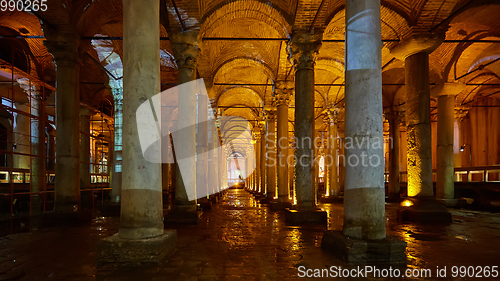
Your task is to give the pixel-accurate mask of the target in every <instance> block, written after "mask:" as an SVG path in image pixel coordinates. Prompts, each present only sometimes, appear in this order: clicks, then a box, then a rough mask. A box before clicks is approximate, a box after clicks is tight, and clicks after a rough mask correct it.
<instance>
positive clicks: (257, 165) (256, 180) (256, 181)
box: [253, 127, 261, 192]
mask: <svg viewBox="0 0 500 281" xmlns="http://www.w3.org/2000/svg"><path fill="white" fill-rule="evenodd" d="M254 129H256V128H255V127H254ZM253 135H254V138H255V144H254V147H255V171H254V183H253V184H254V189H253V190H254V191H255V192H260V161H261V159H260V156H261V155H260V146H261V144H260V142H261V139H260V132H259V131H255V132H254V133H253Z"/></svg>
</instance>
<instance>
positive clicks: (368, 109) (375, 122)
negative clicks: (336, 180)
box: [343, 0, 386, 240]
mask: <svg viewBox="0 0 500 281" xmlns="http://www.w3.org/2000/svg"><path fill="white" fill-rule="evenodd" d="M345 20H346V70H345V76H346V82H345V85H346V86H345V88H346V93H345V157H346V170H345V173H346V174H345V190H344V226H343V233H344V235H345V236H347V237H351V238H358V239H369V240H377V239H383V238H385V235H386V234H385V186H384V160H383V159H384V155H383V154H384V152H383V138H384V136H383V132H384V128H383V116H382V71H381V64H382V52H381V48H382V41H381V38H380V37H381V35H380V34H381V31H380V30H381V24H380V3H379V1H373V0H365V1H359V0H358V1H354V0H347V2H346V17H345ZM359 30H362V31H363V32H359ZM356 143H358V144H359V143H364V145H362V146H358V145H355V144H356Z"/></svg>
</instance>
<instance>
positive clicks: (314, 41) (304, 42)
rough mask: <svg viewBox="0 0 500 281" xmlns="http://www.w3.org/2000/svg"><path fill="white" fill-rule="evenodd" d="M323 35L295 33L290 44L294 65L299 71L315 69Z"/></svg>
mask: <svg viewBox="0 0 500 281" xmlns="http://www.w3.org/2000/svg"><path fill="white" fill-rule="evenodd" d="M322 39H323V34H309V33H295V34H293V36H292V40H291V41H290V43H289V48H290V52H291V58H292V63H293V65H294V67H295V68H296V69H297V70H298V69H312V68H314V64H315V60H316V57H317V56H318V53H319V49H320V48H321V40H322Z"/></svg>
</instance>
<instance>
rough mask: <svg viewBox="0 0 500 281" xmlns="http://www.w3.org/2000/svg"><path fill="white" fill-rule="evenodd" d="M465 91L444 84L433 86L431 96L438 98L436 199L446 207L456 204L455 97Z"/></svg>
mask: <svg viewBox="0 0 500 281" xmlns="http://www.w3.org/2000/svg"><path fill="white" fill-rule="evenodd" d="M464 89H465V84H463V83H444V84H441V85H437V86H435V87H434V88H433V89H432V91H431V95H432V96H437V97H438V124H437V153H436V157H437V159H436V160H437V183H436V197H437V198H439V199H441V200H442V201H443V202H445V204H446V205H449V206H454V205H456V204H457V200H454V199H455V178H454V176H455V169H454V168H455V167H454V163H453V161H454V154H453V147H454V133H455V97H456V95H457V94H459V93H460V92H462V91H463V90H464Z"/></svg>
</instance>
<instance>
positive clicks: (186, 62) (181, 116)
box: [169, 31, 200, 211]
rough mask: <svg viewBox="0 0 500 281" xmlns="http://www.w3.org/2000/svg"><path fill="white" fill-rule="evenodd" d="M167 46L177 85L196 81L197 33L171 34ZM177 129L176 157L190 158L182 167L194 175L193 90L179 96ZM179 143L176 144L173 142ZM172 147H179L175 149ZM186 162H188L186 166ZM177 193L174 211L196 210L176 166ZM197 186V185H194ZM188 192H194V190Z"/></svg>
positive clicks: (194, 129) (194, 187) (194, 115)
mask: <svg viewBox="0 0 500 281" xmlns="http://www.w3.org/2000/svg"><path fill="white" fill-rule="evenodd" d="M169 35H170V45H171V47H172V50H173V53H174V56H175V60H176V62H177V68H178V71H179V85H181V84H183V83H187V82H190V81H193V80H195V79H196V60H197V57H198V55H199V54H200V47H199V43H198V32H197V31H186V32H171V33H170V34H169ZM177 120H178V121H177V126H178V127H179V128H183V129H182V130H179V131H178V132H176V134H175V135H173V137H174V149H175V155H176V157H177V158H178V159H179V157H182V156H184V157H189V159H188V160H186V163H185V165H186V166H185V167H187V169H189V170H190V171H192V173H193V176H195V175H196V161H195V158H194V157H193V156H194V155H195V154H196V127H195V126H194V124H196V91H195V89H187V87H186V88H185V90H183V91H182V92H180V93H179V103H178V115H177ZM176 138H177V139H178V140H179V142H177V141H175V139H176ZM175 143H182V145H180V146H175ZM188 161H189V162H188ZM175 171H176V186H175V187H176V190H175V208H176V209H177V210H183V211H194V210H196V200H192V201H189V199H188V196H187V192H186V188H187V187H186V186H185V180H186V179H183V178H182V175H181V173H180V170H179V166H178V165H176V169H175ZM193 184H194V185H196V181H194V183H193ZM188 188H191V189H194V190H196V186H189V187H188Z"/></svg>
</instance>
